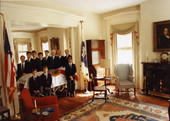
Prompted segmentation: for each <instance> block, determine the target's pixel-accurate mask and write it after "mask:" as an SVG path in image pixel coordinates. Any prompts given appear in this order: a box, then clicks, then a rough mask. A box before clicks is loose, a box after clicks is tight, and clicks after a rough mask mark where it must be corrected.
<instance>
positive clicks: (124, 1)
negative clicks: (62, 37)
mask: <svg viewBox="0 0 170 121" xmlns="http://www.w3.org/2000/svg"><path fill="white" fill-rule="evenodd" d="M2 1H6V2H9V3H15V4H20V5H27V6H35V7H43V8H50V9H57V10H66V11H70V10H72V11H79V12H80V11H86V12H93V13H98V14H102V13H106V12H110V11H113V10H117V9H121V8H126V7H130V6H135V5H139V4H140V3H142V2H144V1H147V0H27V1H26V0H2Z"/></svg>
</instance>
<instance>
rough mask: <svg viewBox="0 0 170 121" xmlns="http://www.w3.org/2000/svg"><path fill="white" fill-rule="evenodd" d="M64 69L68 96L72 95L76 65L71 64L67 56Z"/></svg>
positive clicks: (73, 92) (70, 59)
mask: <svg viewBox="0 0 170 121" xmlns="http://www.w3.org/2000/svg"><path fill="white" fill-rule="evenodd" d="M65 69H66V70H65V74H66V78H67V89H68V94H69V96H71V97H74V94H75V73H76V65H75V64H73V62H72V58H71V57H69V58H68V64H67V65H66V67H65Z"/></svg>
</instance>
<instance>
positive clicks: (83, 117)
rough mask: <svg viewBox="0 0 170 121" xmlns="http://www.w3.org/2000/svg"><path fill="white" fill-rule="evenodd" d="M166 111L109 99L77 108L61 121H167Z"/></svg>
mask: <svg viewBox="0 0 170 121" xmlns="http://www.w3.org/2000/svg"><path fill="white" fill-rule="evenodd" d="M167 110H168V109H167V108H163V107H159V106H155V105H151V104H146V103H140V102H136V101H135V102H134V101H129V100H125V99H120V98H115V97H110V98H109V99H108V100H107V102H104V101H103V100H95V101H94V102H92V103H88V104H86V105H84V106H82V107H80V108H77V109H75V110H73V111H71V112H69V113H67V114H65V115H63V116H62V117H61V118H60V119H61V121H167V120H168V111H167Z"/></svg>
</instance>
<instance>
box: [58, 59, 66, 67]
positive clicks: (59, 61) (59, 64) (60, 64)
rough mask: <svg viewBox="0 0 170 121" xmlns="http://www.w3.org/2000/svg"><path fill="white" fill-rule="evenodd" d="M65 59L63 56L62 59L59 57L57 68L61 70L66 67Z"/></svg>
mask: <svg viewBox="0 0 170 121" xmlns="http://www.w3.org/2000/svg"><path fill="white" fill-rule="evenodd" d="M64 64H65V58H64V56H61V57H60V58H59V56H57V68H60V67H62V66H63V67H64V66H65V65H64Z"/></svg>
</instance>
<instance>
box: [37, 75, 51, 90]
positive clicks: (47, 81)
mask: <svg viewBox="0 0 170 121" xmlns="http://www.w3.org/2000/svg"><path fill="white" fill-rule="evenodd" d="M40 78H41V85H42V86H43V89H45V88H46V87H49V88H51V83H52V77H51V74H48V79H47V78H46V76H45V74H42V75H41V76H40Z"/></svg>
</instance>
